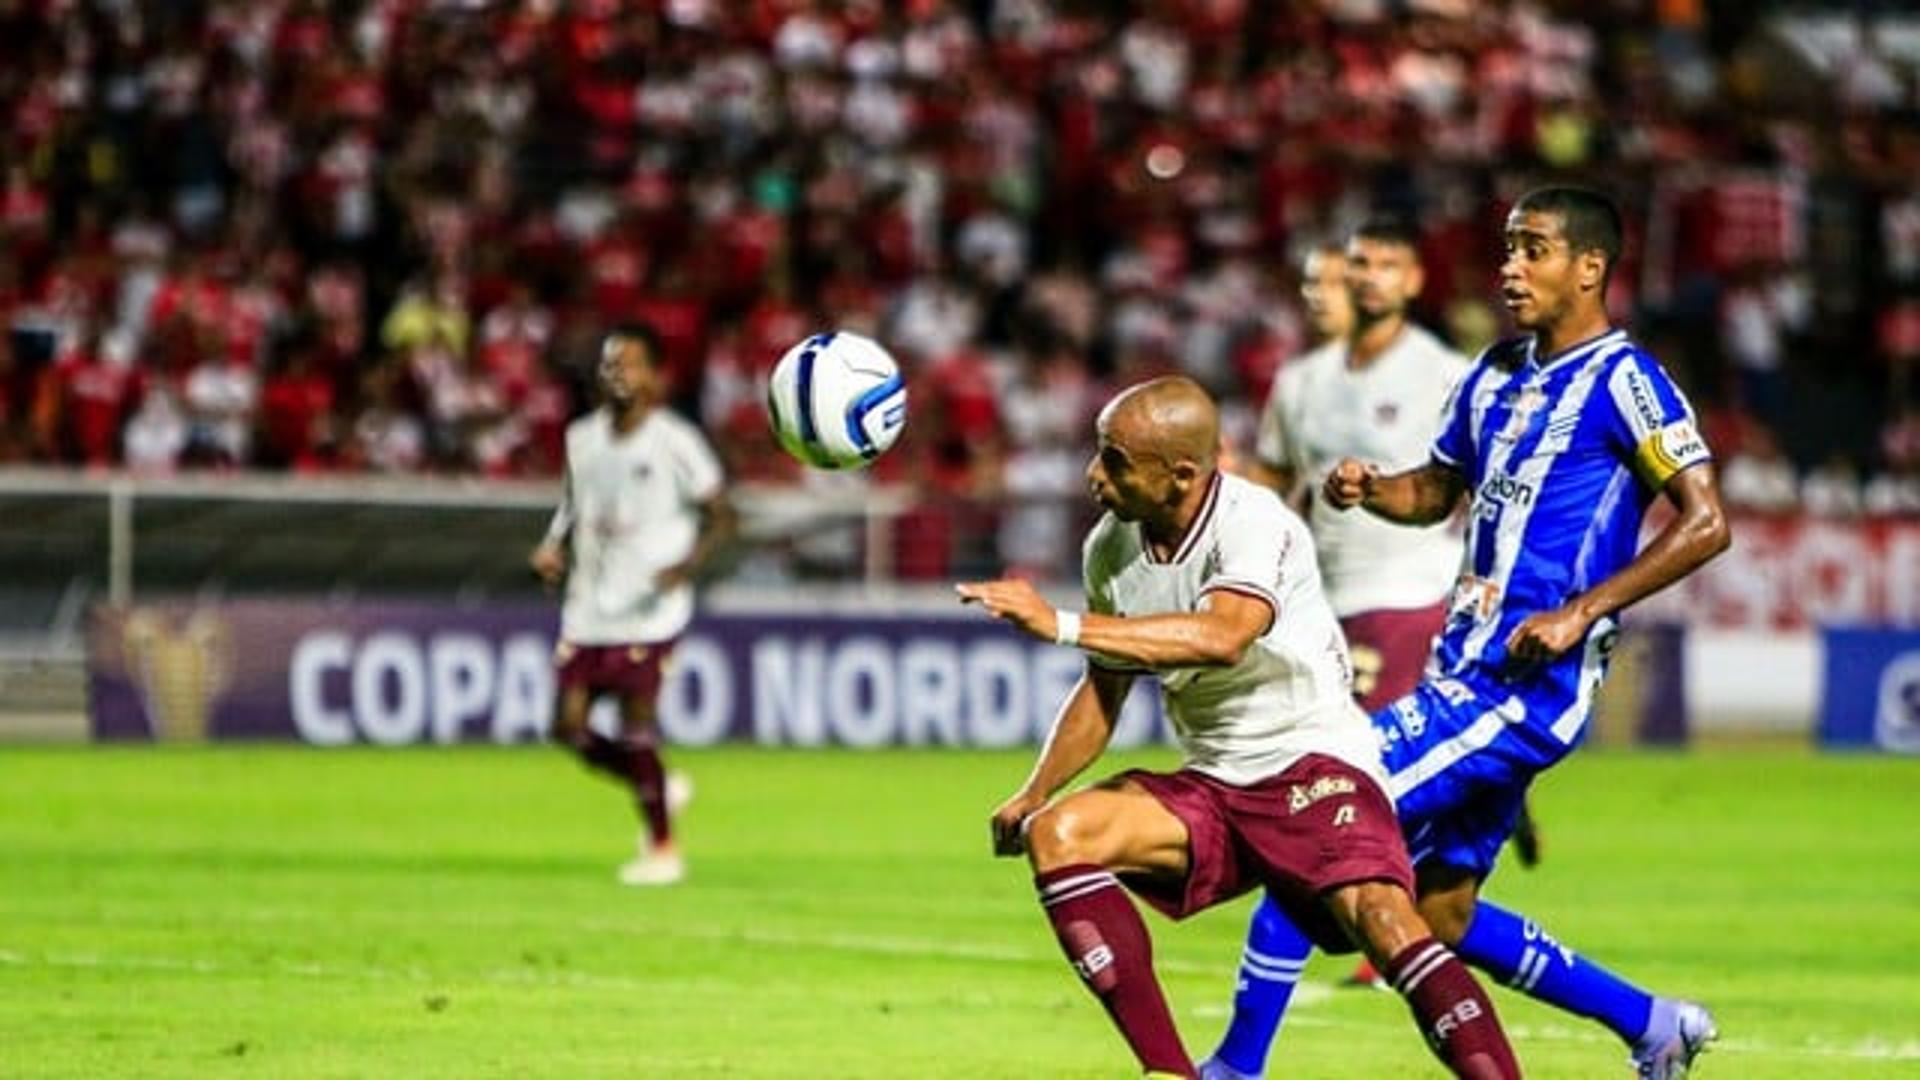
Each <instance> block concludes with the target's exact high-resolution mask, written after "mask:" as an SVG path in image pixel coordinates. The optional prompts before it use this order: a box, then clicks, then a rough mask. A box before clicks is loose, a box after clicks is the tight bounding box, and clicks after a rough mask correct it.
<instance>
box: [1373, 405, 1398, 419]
mask: <svg viewBox="0 0 1920 1080" xmlns="http://www.w3.org/2000/svg"><path fill="white" fill-rule="evenodd" d="M1398 419H1400V406H1399V404H1398V403H1396V402H1392V401H1383V402H1381V403H1380V404H1378V405H1375V406H1374V407H1373V422H1374V423H1376V424H1391V423H1393V422H1394V421H1395V420H1398Z"/></svg>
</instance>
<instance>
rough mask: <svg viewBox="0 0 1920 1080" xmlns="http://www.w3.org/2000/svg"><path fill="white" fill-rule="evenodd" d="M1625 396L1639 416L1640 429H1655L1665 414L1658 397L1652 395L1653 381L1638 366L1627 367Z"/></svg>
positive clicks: (1657, 428) (1658, 426)
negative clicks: (1631, 402)
mask: <svg viewBox="0 0 1920 1080" xmlns="http://www.w3.org/2000/svg"><path fill="white" fill-rule="evenodd" d="M1627 396H1628V398H1630V399H1631V400H1632V401H1633V411H1634V412H1635V413H1636V414H1638V415H1639V417H1640V430H1642V431H1657V430H1659V428H1660V422H1661V421H1662V420H1663V419H1665V418H1666V417H1665V414H1664V412H1663V411H1662V410H1661V408H1660V399H1659V398H1658V397H1656V396H1655V395H1654V392H1653V382H1652V381H1651V380H1649V379H1648V378H1647V377H1646V375H1644V374H1642V373H1641V372H1640V370H1639V369H1638V368H1628V369H1627Z"/></svg>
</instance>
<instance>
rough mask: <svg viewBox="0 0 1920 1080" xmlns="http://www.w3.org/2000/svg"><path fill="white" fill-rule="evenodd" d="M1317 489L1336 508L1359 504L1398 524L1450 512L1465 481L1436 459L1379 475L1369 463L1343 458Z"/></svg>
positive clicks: (1432, 520) (1440, 518)
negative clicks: (1319, 489)
mask: <svg viewBox="0 0 1920 1080" xmlns="http://www.w3.org/2000/svg"><path fill="white" fill-rule="evenodd" d="M1321 490H1322V494H1323V495H1325V497H1326V500H1327V502H1329V503H1331V504H1332V505H1333V506H1334V507H1335V508H1336V509H1340V510H1345V509H1347V508H1349V507H1354V506H1359V507H1363V508H1365V509H1366V510H1367V512H1369V513H1371V514H1373V515H1375V516H1377V517H1382V518H1385V519H1387V520H1388V521H1391V522H1394V523H1395V524H1398V525H1432V524H1434V523H1436V522H1441V521H1445V520H1446V519H1447V518H1448V516H1449V515H1451V514H1452V513H1453V510H1454V507H1456V506H1458V505H1459V504H1460V496H1461V495H1463V494H1465V493H1466V490H1467V482H1466V479H1465V478H1464V477H1462V476H1461V475H1460V474H1459V473H1458V472H1456V471H1455V470H1454V469H1453V468H1452V467H1451V466H1448V465H1445V464H1443V463H1441V462H1439V461H1429V462H1427V463H1426V464H1424V465H1421V466H1419V467H1417V468H1412V469H1408V470H1407V471H1405V472H1398V473H1394V474H1392V475H1391V476H1382V475H1381V474H1380V470H1379V469H1378V468H1376V467H1374V466H1372V465H1368V464H1366V463H1364V462H1360V461H1356V460H1354V459H1353V458H1344V459H1342V460H1341V462H1340V464H1338V465H1335V466H1334V467H1333V470H1332V471H1331V472H1329V473H1327V480H1326V483H1325V484H1323V485H1322V489H1321Z"/></svg>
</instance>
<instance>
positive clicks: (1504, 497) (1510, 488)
mask: <svg viewBox="0 0 1920 1080" xmlns="http://www.w3.org/2000/svg"><path fill="white" fill-rule="evenodd" d="M1480 498H1481V499H1482V500H1483V501H1484V502H1486V503H1489V504H1492V505H1493V506H1509V505H1511V506H1520V507H1527V506H1532V505H1533V485H1532V484H1529V483H1526V482H1524V481H1521V480H1518V479H1516V478H1514V477H1513V476H1510V475H1508V474H1507V473H1495V474H1494V475H1492V476H1489V477H1487V478H1486V480H1485V481H1483V482H1482V483H1481V484H1480Z"/></svg>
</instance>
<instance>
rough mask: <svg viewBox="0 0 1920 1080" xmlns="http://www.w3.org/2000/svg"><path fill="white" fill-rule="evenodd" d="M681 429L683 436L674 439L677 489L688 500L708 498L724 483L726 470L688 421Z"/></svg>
mask: <svg viewBox="0 0 1920 1080" xmlns="http://www.w3.org/2000/svg"><path fill="white" fill-rule="evenodd" d="M684 433H685V438H683V439H680V440H678V441H679V444H680V447H679V450H680V452H679V455H678V456H679V458H680V461H679V463H678V465H679V474H680V482H681V484H682V488H681V490H682V492H683V493H684V494H685V496H686V499H687V501H688V502H692V503H704V502H708V501H710V500H712V499H713V498H715V497H716V496H718V495H719V494H720V488H721V486H722V485H724V484H725V483H726V479H727V475H726V471H725V470H724V469H722V468H721V467H720V459H719V458H718V457H717V456H715V454H714V452H713V447H711V446H709V445H708V444H707V440H706V437H705V436H703V435H701V434H700V431H699V429H698V428H695V427H693V426H691V425H689V426H688V427H686V428H685V429H684Z"/></svg>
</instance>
